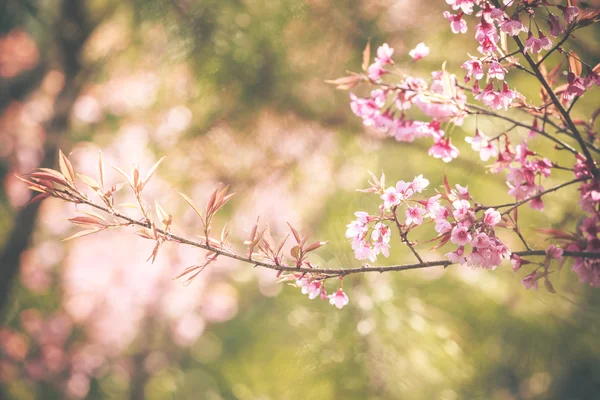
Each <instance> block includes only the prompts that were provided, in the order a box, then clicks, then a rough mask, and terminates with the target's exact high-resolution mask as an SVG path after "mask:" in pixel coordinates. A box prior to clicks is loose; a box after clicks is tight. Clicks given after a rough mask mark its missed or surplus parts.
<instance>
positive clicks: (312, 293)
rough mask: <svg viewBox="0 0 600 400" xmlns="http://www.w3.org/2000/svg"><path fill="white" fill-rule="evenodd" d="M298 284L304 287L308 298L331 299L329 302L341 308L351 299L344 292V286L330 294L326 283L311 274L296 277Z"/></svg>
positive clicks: (303, 291) (303, 292)
mask: <svg viewBox="0 0 600 400" xmlns="http://www.w3.org/2000/svg"><path fill="white" fill-rule="evenodd" d="M296 286H298V287H299V288H300V289H302V294H307V295H308V298H309V299H311V300H313V299H316V298H317V297H320V298H321V299H322V300H326V299H329V304H331V305H333V306H336V307H337V308H339V309H341V308H343V307H344V306H345V305H347V304H348V303H349V301H350V299H349V298H348V295H346V293H344V289H342V286H341V285H340V287H339V288H338V289H337V290H336V291H335V292H334V293H332V294H330V295H329V296H328V295H327V290H326V289H325V283H324V282H323V281H322V280H320V279H315V278H313V277H310V276H308V277H307V276H299V277H297V279H296Z"/></svg>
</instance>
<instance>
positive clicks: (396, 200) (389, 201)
mask: <svg viewBox="0 0 600 400" xmlns="http://www.w3.org/2000/svg"><path fill="white" fill-rule="evenodd" d="M380 197H381V200H383V205H384V207H385V208H386V209H388V210H389V209H391V208H392V207H393V206H397V205H398V204H400V201H401V200H402V197H403V196H402V195H401V194H400V193H398V192H397V191H396V188H395V187H393V186H390V187H389V188H387V189H386V190H385V192H384V193H383V194H382V195H381V196H380Z"/></svg>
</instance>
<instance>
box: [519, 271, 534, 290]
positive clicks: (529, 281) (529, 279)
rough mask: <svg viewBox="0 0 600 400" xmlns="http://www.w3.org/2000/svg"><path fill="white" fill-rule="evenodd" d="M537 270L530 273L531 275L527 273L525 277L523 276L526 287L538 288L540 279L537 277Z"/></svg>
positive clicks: (522, 282)
mask: <svg viewBox="0 0 600 400" xmlns="http://www.w3.org/2000/svg"><path fill="white" fill-rule="evenodd" d="M536 273H537V272H536V271H533V272H532V273H530V274H529V275H527V276H526V277H525V278H523V280H522V281H521V284H522V285H523V286H524V287H525V289H527V290H529V289H531V288H534V289H535V290H537V289H538V279H536V276H535V275H536Z"/></svg>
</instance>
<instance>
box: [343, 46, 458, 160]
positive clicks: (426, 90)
mask: <svg viewBox="0 0 600 400" xmlns="http://www.w3.org/2000/svg"><path fill="white" fill-rule="evenodd" d="M392 54H393V50H391V49H390V48H389V46H388V45H387V44H383V45H382V46H380V47H379V48H378V49H377V57H376V58H375V62H374V63H373V64H371V65H370V66H369V67H368V68H367V75H368V77H369V79H370V80H371V81H372V82H373V83H376V84H377V85H378V86H379V88H377V89H374V90H372V91H371V93H370V96H369V97H364V98H363V97H358V96H356V95H355V94H354V93H350V107H351V109H352V111H353V112H354V114H355V115H357V116H358V117H360V118H361V119H362V120H363V123H364V125H365V126H371V127H374V128H376V129H377V130H379V131H380V132H383V133H386V134H389V135H390V136H392V137H394V138H395V139H396V140H398V141H402V142H412V141H414V140H415V139H416V138H421V137H429V138H431V139H433V142H434V144H433V146H432V147H431V148H430V150H429V154H430V155H431V156H433V157H435V158H441V159H442V160H444V161H445V162H449V161H451V160H452V159H453V158H456V157H457V156H458V149H457V148H456V147H454V146H453V145H452V143H451V142H450V138H449V137H447V136H446V135H445V133H444V131H443V130H442V129H441V128H440V127H441V122H443V121H452V122H454V123H456V124H461V123H462V120H463V118H464V116H465V112H464V106H465V101H466V97H465V95H464V93H463V91H462V90H461V89H459V88H457V87H456V78H455V76H454V75H451V74H449V73H447V72H446V71H436V72H433V73H432V74H431V77H432V79H431V82H430V83H428V82H427V81H425V80H424V79H421V78H415V77H412V76H404V77H403V79H402V80H401V81H400V82H399V83H397V84H394V85H391V84H386V83H383V82H381V77H382V76H383V75H384V74H385V73H387V71H386V70H385V69H384V66H386V65H391V64H393V61H392V60H391V56H392ZM428 54H429V48H428V47H427V46H426V45H425V44H424V43H419V44H418V45H417V47H416V48H415V49H413V50H411V51H410V53H409V55H410V56H411V57H412V58H413V60H419V59H421V58H423V57H425V56H426V55H428ZM351 78H352V77H350V79H351ZM341 79H345V78H341ZM413 105H415V106H416V107H417V108H419V109H420V111H421V112H423V113H424V114H425V115H427V116H428V117H431V118H432V120H431V121H429V122H425V121H419V120H414V119H411V118H409V117H408V116H407V114H406V113H407V111H409V110H410V108H411V107H412V106H413Z"/></svg>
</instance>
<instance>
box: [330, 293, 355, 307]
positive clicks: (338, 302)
mask: <svg viewBox="0 0 600 400" xmlns="http://www.w3.org/2000/svg"><path fill="white" fill-rule="evenodd" d="M328 297H329V304H331V305H334V306H336V307H337V308H339V309H342V308H343V307H344V306H345V305H347V304H348V302H349V301H350V299H348V296H347V295H346V293H344V290H343V289H342V288H339V289H338V290H337V291H336V292H335V293H333V294H330V295H329V296H328Z"/></svg>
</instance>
